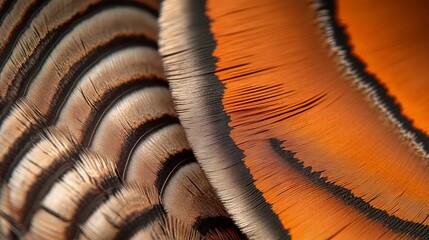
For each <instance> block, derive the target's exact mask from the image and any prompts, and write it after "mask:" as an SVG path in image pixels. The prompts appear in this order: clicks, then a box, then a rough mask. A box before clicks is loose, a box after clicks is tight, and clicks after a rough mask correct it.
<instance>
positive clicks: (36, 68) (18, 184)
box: [0, 0, 245, 239]
mask: <svg viewBox="0 0 429 240" xmlns="http://www.w3.org/2000/svg"><path fill="white" fill-rule="evenodd" d="M158 11H159V3H158V2H157V1H152V0H129V1H128V0H127V1H115V0H113V1H97V0H77V1H61V0H51V1H24V0H17V1H11V2H10V1H7V2H2V3H1V4H0V13H1V20H2V22H1V25H0V32H1V35H2V36H4V37H2V39H1V42H0V43H1V45H0V53H1V57H0V106H1V109H0V110H1V114H0V179H1V185H0V186H1V188H0V190H1V193H0V238H2V239H160V238H161V239H171V238H177V239H220V238H224V239H243V238H245V236H244V235H242V233H241V232H240V230H239V229H238V228H237V227H236V226H235V224H234V222H233V221H232V220H231V219H230V218H229V214H228V213H227V212H226V211H225V209H224V207H223V205H222V204H221V203H220V202H219V200H218V198H217V197H216V194H215V193H214V190H213V188H212V187H211V185H210V184H209V183H208V181H207V179H206V177H205V175H204V173H203V172H202V171H201V169H200V167H199V165H198V164H197V163H196V160H195V157H194V155H193V153H192V151H191V149H190V147H189V144H188V142H187V139H186V137H185V132H184V130H183V128H182V126H181V125H180V123H179V120H178V118H177V114H176V112H175V109H174V106H173V101H172V99H171V95H170V93H169V86H168V83H167V81H166V80H165V76H164V71H163V67H162V62H161V58H160V56H159V53H158V49H157V48H158V46H157V41H158V24H157V16H158ZM196 203H198V204H196ZM179 205H180V206H181V209H180V211H177V207H176V206H179ZM216 219H221V221H217V220H216Z"/></svg>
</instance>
